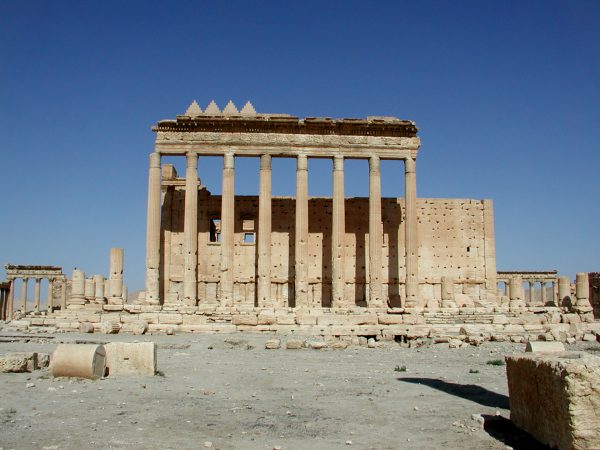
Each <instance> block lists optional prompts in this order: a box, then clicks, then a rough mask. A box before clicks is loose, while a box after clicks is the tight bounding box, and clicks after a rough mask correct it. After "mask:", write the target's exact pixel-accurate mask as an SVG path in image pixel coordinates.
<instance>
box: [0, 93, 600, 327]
mask: <svg viewBox="0 0 600 450" xmlns="http://www.w3.org/2000/svg"><path fill="white" fill-rule="evenodd" d="M153 131H154V132H155V133H156V142H155V148H154V151H153V152H152V153H151V154H150V167H149V176H148V211H147V230H146V231H147V235H146V237H147V241H146V246H147V247H146V248H147V256H146V286H145V291H144V292H142V293H141V295H140V296H139V297H138V299H137V301H135V302H133V303H129V302H128V301H127V294H126V292H124V287H123V251H122V249H113V250H111V257H110V274H109V279H108V280H106V282H107V284H106V286H105V279H104V277H103V276H101V275H96V276H95V277H87V278H86V276H85V274H84V273H83V272H82V271H78V270H76V271H75V272H74V273H73V277H72V279H71V280H67V279H66V278H65V277H63V276H62V272H61V275H60V277H62V278H60V280H58V281H56V282H55V281H53V282H52V287H49V289H55V287H56V289H59V292H57V293H56V294H55V295H50V296H49V298H50V299H51V300H52V303H51V307H50V308H49V309H48V314H47V315H46V316H44V317H43V318H39V317H37V316H36V313H38V311H39V308H35V310H34V311H33V312H32V313H28V311H27V310H26V309H27V308H26V300H24V301H23V303H22V305H23V308H22V309H21V320H24V322H19V321H18V320H17V321H14V320H13V324H16V325H19V323H21V324H22V325H23V326H55V327H57V328H65V329H73V328H77V327H78V326H79V324H81V323H83V322H89V323H91V324H94V326H93V327H90V326H88V327H86V328H87V329H92V330H93V329H96V328H97V329H101V327H100V324H101V323H103V322H110V323H112V324H113V325H114V326H113V325H111V326H108V325H107V326H106V327H105V328H106V329H110V330H113V331H114V330H119V329H120V328H122V329H123V330H128V329H142V330H144V332H145V331H146V330H148V331H150V332H158V331H171V332H172V331H188V332H232V331H240V330H255V331H261V332H273V333H284V334H285V333H290V334H291V333H295V334H306V335H321V336H328V337H334V338H340V339H344V338H346V337H348V338H350V337H352V336H375V337H379V338H390V339H394V338H396V339H397V338H398V337H403V338H402V339H404V338H406V337H407V336H408V337H412V338H414V337H415V336H432V335H448V333H455V334H456V333H458V332H459V331H465V330H466V328H465V329H463V328H464V327H465V326H468V325H469V324H478V325H480V326H481V327H480V328H479V329H478V330H480V331H478V333H480V334H481V332H482V331H481V330H485V333H487V335H488V336H491V335H492V333H500V334H504V335H505V336H512V335H515V336H521V337H522V336H523V335H528V336H529V338H532V335H533V336H534V337H535V336H538V337H539V336H544V338H545V339H551V338H552V335H551V333H552V332H554V333H555V334H557V333H559V332H560V333H566V334H564V335H560V336H562V337H565V338H566V336H571V335H573V336H579V337H581V336H583V335H584V334H585V333H586V332H590V331H594V330H595V327H596V325H597V324H596V323H594V322H593V321H594V317H593V314H592V308H591V306H590V301H589V300H590V286H591V285H590V281H589V280H588V275H587V274H584V273H582V274H578V275H577V280H576V282H575V283H571V280H569V278H568V277H560V276H559V275H558V274H557V273H556V272H555V271H549V272H514V271H513V272H497V271H496V258H495V248H494V219H493V206H492V201H491V200H474V199H427V198H418V197H417V178H416V167H417V158H418V153H419V147H420V140H419V137H418V135H417V127H416V126H415V124H414V123H413V122H411V121H407V120H400V119H397V118H394V117H379V116H375V117H367V118H366V119H331V118H322V117H321V118H311V117H307V118H304V119H300V118H298V117H293V116H290V115H287V114H260V113H257V112H256V111H255V110H254V108H253V106H252V105H251V104H250V103H249V102H248V103H247V104H246V106H244V108H242V109H241V110H239V111H238V109H237V108H236V107H235V105H234V104H233V103H232V102H229V103H228V104H227V106H226V107H225V108H224V109H223V110H222V111H221V110H220V109H219V108H218V107H217V105H216V104H215V103H214V102H211V103H210V104H209V105H208V107H207V108H206V109H205V110H204V111H202V110H201V108H200V107H199V105H198V104H197V103H196V102H195V101H194V102H193V103H192V104H191V105H190V107H189V108H188V110H187V111H186V112H185V114H183V115H180V116H177V117H176V118H175V119H174V120H162V121H160V122H158V123H157V124H156V125H155V126H154V127H153ZM207 156H213V157H214V156H218V157H221V158H222V161H223V168H222V190H221V192H222V195H220V196H219V195H213V194H211V192H210V190H209V188H208V187H206V186H204V185H203V184H202V182H201V178H200V177H199V173H202V170H203V167H202V163H203V158H204V157H207ZM173 157H180V158H182V159H185V167H186V169H185V174H178V173H177V171H176V170H175V167H174V165H173V164H170V163H168V162H167V161H171V159H172V158H173ZM240 158H256V159H260V173H259V174H258V178H259V186H260V189H259V195H258V196H240V195H235V188H234V186H235V177H236V169H235V166H236V161H237V160H239V159H240ZM275 158H294V159H295V163H296V173H295V177H296V195H295V197H293V198H290V197H275V196H273V195H272V189H271V180H272V163H273V159H275ZM312 158H320V159H326V160H329V161H331V169H332V170H331V177H332V185H333V194H332V198H315V197H309V195H308V170H309V160H310V159H312ZM355 159H361V160H366V161H368V165H369V171H368V175H367V174H366V173H365V176H368V177H369V197H368V198H347V197H346V196H345V193H344V192H345V186H344V184H345V183H346V182H349V180H348V177H347V176H345V173H344V168H345V165H346V162H347V161H348V160H355ZM390 160H401V161H403V164H404V173H400V174H398V176H397V182H398V192H399V193H400V192H403V196H402V197H399V198H382V197H381V171H380V168H381V166H382V165H383V164H386V163H388V161H390ZM59 269H60V268H59ZM26 279H27V277H25V280H26ZM11 280H14V277H12V278H11ZM25 284H26V281H25ZM57 286H58V287H57ZM594 286H595V285H594ZM594 286H592V287H593V288H594ZM594 289H596V288H594ZM8 290H9V292H8V295H6V294H4V297H3V298H6V301H5V304H6V305H9V306H8V307H5V310H8V315H9V316H10V317H11V318H12V317H13V316H12V311H13V309H14V308H13V296H14V293H13V291H14V282H13V281H11V283H10V286H9V289H8ZM594 292H595V291H594ZM26 294H27V291H26V287H25V291H24V298H26ZM36 295H38V294H36ZM36 298H38V297H36ZM38 303H39V301H38ZM38 316H39V313H38ZM31 317H34V318H33V319H32V318H31ZM28 318H29V319H28ZM28 320H29V321H28ZM115 324H116V325H115ZM134 324H135V326H134ZM557 330H558V331H557ZM573 330H574V331H573ZM569 333H570V334H569ZM557 336H558V334H557Z"/></svg>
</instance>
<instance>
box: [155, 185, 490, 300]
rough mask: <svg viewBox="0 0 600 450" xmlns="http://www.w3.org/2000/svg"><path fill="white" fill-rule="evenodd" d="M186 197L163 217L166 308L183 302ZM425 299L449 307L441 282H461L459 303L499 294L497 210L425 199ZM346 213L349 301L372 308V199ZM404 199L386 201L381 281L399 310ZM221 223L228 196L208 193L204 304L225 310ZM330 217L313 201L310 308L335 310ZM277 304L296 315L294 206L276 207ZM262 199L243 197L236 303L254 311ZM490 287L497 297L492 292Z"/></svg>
mask: <svg viewBox="0 0 600 450" xmlns="http://www.w3.org/2000/svg"><path fill="white" fill-rule="evenodd" d="M184 197H185V193H184V190H183V189H182V188H181V187H178V186H170V187H168V188H167V190H166V193H165V198H164V201H163V207H162V208H163V210H162V220H161V222H162V236H161V246H162V248H161V254H162V255H164V256H163V257H162V262H161V279H162V298H164V302H165V304H172V305H177V304H182V303H183V267H184V255H183V253H184V252H183V244H184V236H183V223H184ZM417 206H418V217H419V224H418V232H419V241H420V246H419V274H420V276H419V277H420V295H421V296H422V297H423V298H425V299H427V301H428V304H431V303H432V301H433V303H434V304H435V303H439V302H440V300H441V278H442V277H449V278H451V279H452V280H454V281H455V283H456V284H455V294H457V298H458V299H461V298H462V299H463V300H464V303H465V304H469V302H473V301H475V302H485V301H486V300H487V299H490V296H492V295H494V293H495V279H494V280H493V281H492V280H489V274H490V273H493V274H494V277H495V257H494V254H493V241H494V235H493V227H492V228H491V229H489V228H488V229H486V223H490V220H489V217H493V216H492V214H493V213H492V205H491V202H490V201H479V200H463V199H419V200H418V204H417ZM345 209H346V254H345V264H346V270H345V279H346V292H345V296H346V298H351V299H353V303H354V304H356V305H359V306H365V305H366V298H368V297H367V295H366V294H367V290H368V283H367V281H368V271H369V267H368V264H369V257H368V255H369V248H368V245H369V239H368V229H369V223H368V209H369V202H368V199H367V198H347V199H346V200H345ZM403 211H404V199H396V198H385V199H382V222H383V225H382V226H383V248H382V269H383V271H382V279H383V283H384V293H387V296H388V298H389V301H390V305H391V306H397V307H399V306H401V302H402V299H403V298H404V279H405V267H404V265H405V260H404V252H405V247H404V221H403ZM220 215H221V197H220V196H213V195H210V193H209V192H208V191H206V190H201V191H199V195H198V303H199V304H211V303H217V301H218V297H219V277H220V273H221V270H220V255H221V246H220V243H219V242H215V241H216V240H217V237H216V234H217V233H218V229H219V222H218V221H219V219H220ZM331 215H332V201H331V199H330V198H311V199H310V200H309V205H308V216H309V238H308V242H309V251H308V253H309V261H310V264H309V269H308V281H309V299H310V305H311V306H312V307H321V306H322V307H328V306H330V305H331V222H332V219H331ZM272 217H273V220H272V238H271V297H272V299H273V301H274V306H275V307H287V306H292V307H293V306H294V305H295V302H294V251H295V249H294V224H295V200H294V199H293V198H290V197H275V198H273V200H272ZM257 228H258V197H254V196H237V197H236V198H235V247H234V267H235V278H234V283H235V284H234V301H235V303H237V304H242V305H248V306H252V305H254V304H255V297H256V289H255V281H256V266H257V251H256V242H257V239H256V233H257V232H258V229H257ZM486 281H488V283H489V284H488V286H493V288H490V289H488V288H486Z"/></svg>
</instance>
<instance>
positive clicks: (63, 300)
mask: <svg viewBox="0 0 600 450" xmlns="http://www.w3.org/2000/svg"><path fill="white" fill-rule="evenodd" d="M60 309H61V311H64V310H65V309H67V278H66V277H64V278H63V279H62V284H61V286H60Z"/></svg>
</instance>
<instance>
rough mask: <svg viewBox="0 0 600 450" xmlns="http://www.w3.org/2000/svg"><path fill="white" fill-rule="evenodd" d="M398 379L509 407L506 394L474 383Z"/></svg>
mask: <svg viewBox="0 0 600 450" xmlns="http://www.w3.org/2000/svg"><path fill="white" fill-rule="evenodd" d="M398 380H399V381H404V382H405V383H413V384H422V385H425V386H429V387H431V388H434V389H437V390H438V391H443V392H446V393H447V394H451V395H455V396H457V397H461V398H464V399H467V400H471V401H472V402H475V403H479V404H480V405H483V406H489V407H491V408H503V409H509V408H510V406H509V404H508V397H507V396H506V395H502V394H497V393H496V392H492V391H490V390H487V389H486V388H482V387H481V386H477V385H476V384H458V383H450V382H448V381H444V380H438V379H437V378H410V377H407V378H398Z"/></svg>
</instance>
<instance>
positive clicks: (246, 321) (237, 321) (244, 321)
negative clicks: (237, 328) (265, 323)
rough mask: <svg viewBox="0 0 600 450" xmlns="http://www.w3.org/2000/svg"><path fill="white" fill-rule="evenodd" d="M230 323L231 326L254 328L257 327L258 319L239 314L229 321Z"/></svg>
mask: <svg viewBox="0 0 600 450" xmlns="http://www.w3.org/2000/svg"><path fill="white" fill-rule="evenodd" d="M231 323H232V324H233V325H250V326H256V325H258V317H257V316H255V315H254V314H241V315H236V316H233V318H232V319H231Z"/></svg>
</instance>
